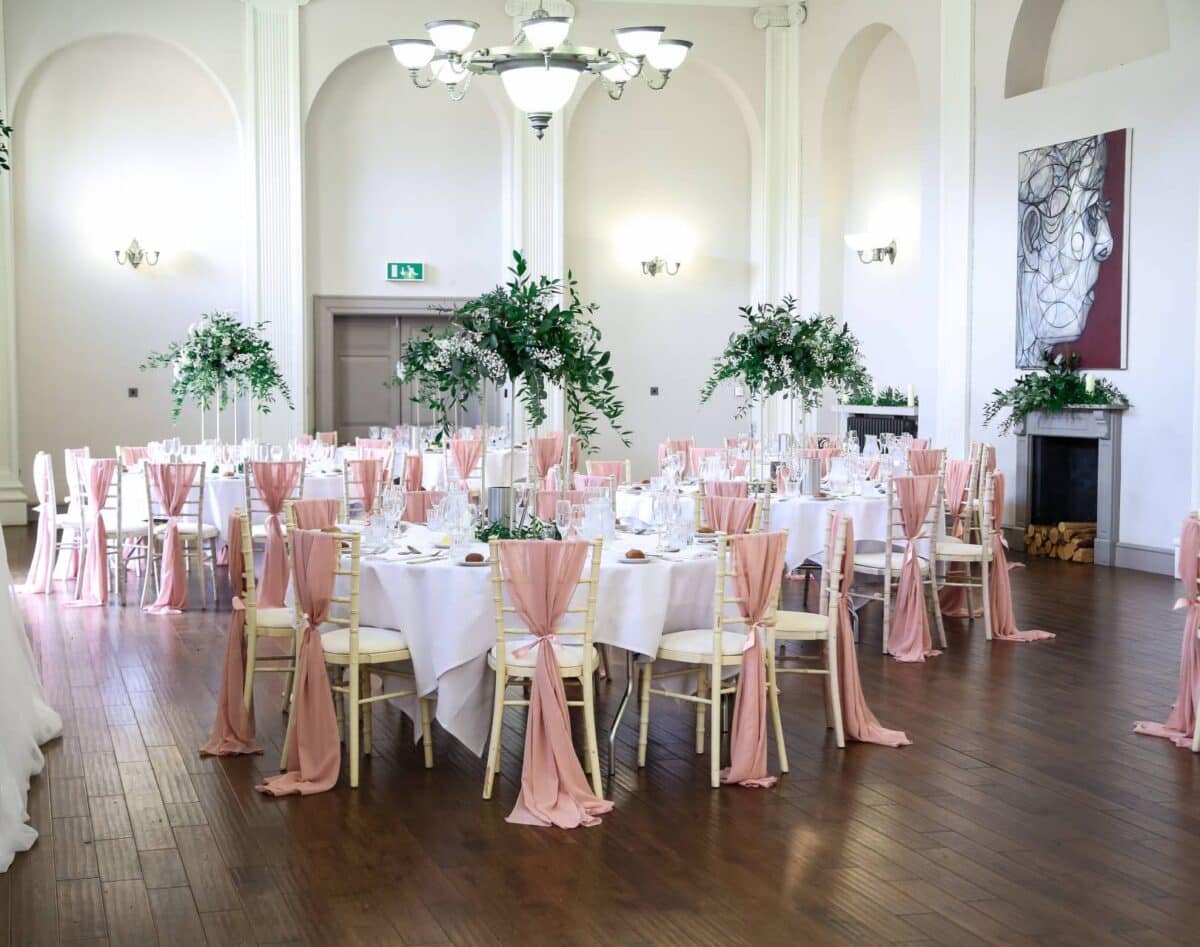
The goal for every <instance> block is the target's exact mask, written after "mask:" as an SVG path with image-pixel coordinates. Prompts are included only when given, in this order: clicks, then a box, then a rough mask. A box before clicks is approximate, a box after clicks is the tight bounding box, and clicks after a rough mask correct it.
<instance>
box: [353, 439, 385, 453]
mask: <svg viewBox="0 0 1200 947" xmlns="http://www.w3.org/2000/svg"><path fill="white" fill-rule="evenodd" d="M354 446H355V447H357V448H358V449H359V450H362V449H363V448H364V447H371V448H375V449H384V448H390V447H391V446H392V443H391V441H389V440H388V439H387V438H385V437H356V438H355V439H354Z"/></svg>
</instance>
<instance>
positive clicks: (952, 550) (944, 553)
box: [937, 542, 990, 559]
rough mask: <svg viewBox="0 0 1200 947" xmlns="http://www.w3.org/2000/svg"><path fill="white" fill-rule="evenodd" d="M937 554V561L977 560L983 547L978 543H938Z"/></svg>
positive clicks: (981, 553)
mask: <svg viewBox="0 0 1200 947" xmlns="http://www.w3.org/2000/svg"><path fill="white" fill-rule="evenodd" d="M937 554H938V558H939V559H978V558H979V557H980V556H981V555H983V546H981V545H980V544H979V543H964V542H956V543H946V542H939V543H938V544H937ZM989 555H990V550H989Z"/></svg>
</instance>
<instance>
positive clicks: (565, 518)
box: [554, 500, 571, 539]
mask: <svg viewBox="0 0 1200 947" xmlns="http://www.w3.org/2000/svg"><path fill="white" fill-rule="evenodd" d="M554 525H555V526H557V527H558V535H559V536H560V537H562V538H563V539H566V538H567V528H568V527H569V526H570V525H571V501H570V500H558V501H556V502H555V504H554Z"/></svg>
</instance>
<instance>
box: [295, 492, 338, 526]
mask: <svg viewBox="0 0 1200 947" xmlns="http://www.w3.org/2000/svg"><path fill="white" fill-rule="evenodd" d="M284 514H285V515H286V516H287V527H288V531H289V532H290V531H291V530H293V529H330V528H332V527H335V526H337V523H338V520H341V519H345V516H346V511H345V509H344V507H343V506H342V501H341V500H336V499H332V498H330V499H318V500H289V501H288V502H287V503H285V504H284Z"/></svg>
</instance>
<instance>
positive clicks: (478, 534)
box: [475, 516, 562, 543]
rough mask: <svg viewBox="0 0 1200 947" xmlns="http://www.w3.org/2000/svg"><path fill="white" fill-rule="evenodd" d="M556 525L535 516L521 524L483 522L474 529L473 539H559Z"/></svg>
mask: <svg viewBox="0 0 1200 947" xmlns="http://www.w3.org/2000/svg"><path fill="white" fill-rule="evenodd" d="M561 538H562V537H561V536H559V534H558V527H557V526H556V525H555V524H554V523H546V522H543V521H542V520H540V519H538V518H537V517H536V516H533V517H530V518H529V519H528V520H527V521H526V522H525V523H524V524H522V525H521V526H507V525H505V524H504V523H485V524H484V525H482V526H480V527H479V528H478V529H477V530H475V540H476V541H477V542H481V543H486V542H489V541H490V540H493V539H561Z"/></svg>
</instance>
